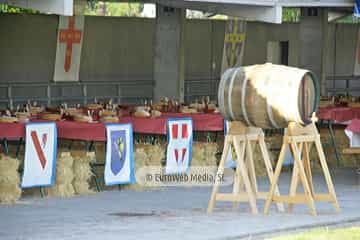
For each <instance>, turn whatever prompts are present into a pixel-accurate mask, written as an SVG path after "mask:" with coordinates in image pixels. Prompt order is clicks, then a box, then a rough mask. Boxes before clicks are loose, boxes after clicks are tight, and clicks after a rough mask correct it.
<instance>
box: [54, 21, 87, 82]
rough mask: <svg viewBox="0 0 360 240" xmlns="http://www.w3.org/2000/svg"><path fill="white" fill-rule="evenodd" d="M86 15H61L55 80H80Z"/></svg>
mask: <svg viewBox="0 0 360 240" xmlns="http://www.w3.org/2000/svg"><path fill="white" fill-rule="evenodd" d="M83 31H84V16H71V17H65V16H59V28H58V37H57V48H56V59H55V71H54V81H55V82H58V81H79V71H80V57H81V47H82V41H83Z"/></svg>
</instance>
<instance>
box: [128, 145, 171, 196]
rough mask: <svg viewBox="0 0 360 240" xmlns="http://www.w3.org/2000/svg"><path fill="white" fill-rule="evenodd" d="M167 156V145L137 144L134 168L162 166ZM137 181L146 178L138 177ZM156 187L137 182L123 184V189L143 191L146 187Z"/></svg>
mask: <svg viewBox="0 0 360 240" xmlns="http://www.w3.org/2000/svg"><path fill="white" fill-rule="evenodd" d="M164 158H165V146H164V145H160V144H154V145H152V144H142V143H140V144H135V147H134V162H135V164H134V168H135V169H134V170H135V176H136V172H137V171H138V170H139V169H140V168H142V167H150V166H158V167H161V165H162V162H163V160H164ZM137 177H138V176H137ZM136 182H145V180H143V179H142V180H140V179H137V180H136ZM149 188H151V189H154V187H149V186H144V185H140V184H138V183H135V184H127V185H122V186H121V189H127V190H135V191H143V190H146V189H149Z"/></svg>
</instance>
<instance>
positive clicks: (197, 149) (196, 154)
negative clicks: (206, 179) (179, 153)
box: [191, 142, 205, 166]
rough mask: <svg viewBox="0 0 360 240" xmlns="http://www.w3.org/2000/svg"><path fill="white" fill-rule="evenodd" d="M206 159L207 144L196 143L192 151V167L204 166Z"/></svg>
mask: <svg viewBox="0 0 360 240" xmlns="http://www.w3.org/2000/svg"><path fill="white" fill-rule="evenodd" d="M204 159H205V143H202V142H194V143H193V149H192V159H191V165H192V166H202V165H203V162H204Z"/></svg>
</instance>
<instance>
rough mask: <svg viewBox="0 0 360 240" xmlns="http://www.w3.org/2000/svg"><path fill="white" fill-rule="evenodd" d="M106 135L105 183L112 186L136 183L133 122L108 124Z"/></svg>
mask: <svg viewBox="0 0 360 240" xmlns="http://www.w3.org/2000/svg"><path fill="white" fill-rule="evenodd" d="M106 136H107V142H106V161H105V172H104V179H105V184H106V185H107V186H110V185H115V184H129V183H134V182H135V177H134V153H133V149H134V148H133V130H132V126H131V124H107V125H106Z"/></svg>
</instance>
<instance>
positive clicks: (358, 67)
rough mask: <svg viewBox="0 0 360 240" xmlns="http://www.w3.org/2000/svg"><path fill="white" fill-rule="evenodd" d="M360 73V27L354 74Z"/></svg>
mask: <svg viewBox="0 0 360 240" xmlns="http://www.w3.org/2000/svg"><path fill="white" fill-rule="evenodd" d="M359 75H360V28H359V29H358V32H357V36H356V52H355V62H354V76H359Z"/></svg>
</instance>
